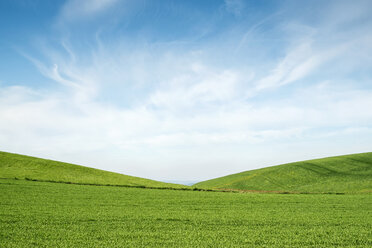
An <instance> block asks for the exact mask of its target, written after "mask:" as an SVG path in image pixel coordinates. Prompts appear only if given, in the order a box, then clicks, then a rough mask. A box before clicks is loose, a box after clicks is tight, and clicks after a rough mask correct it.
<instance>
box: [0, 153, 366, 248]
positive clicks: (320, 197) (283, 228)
mask: <svg viewBox="0 0 372 248" xmlns="http://www.w3.org/2000/svg"><path fill="white" fill-rule="evenodd" d="M369 159H371V154H370V153H368V154H358V155H353V156H352V157H350V156H345V157H337V158H328V159H322V160H319V161H317V160H314V161H311V162H299V163H294V164H289V165H282V166H277V167H271V168H266V169H262V170H256V171H254V172H255V173H256V172H262V171H263V172H265V173H266V174H265V173H262V174H259V173H258V174H257V175H259V176H257V178H261V180H258V181H257V180H256V183H257V185H256V189H262V187H264V186H265V187H267V185H272V184H265V183H264V182H263V181H262V178H270V176H271V177H275V178H276V181H283V180H286V182H287V185H291V184H293V185H296V187H294V188H291V189H295V190H298V189H306V186H308V184H304V185H302V188H301V185H299V182H300V181H299V178H300V179H301V180H302V182H306V180H309V179H306V177H305V174H306V173H307V176H308V177H309V178H313V179H314V177H315V175H318V176H319V182H317V184H313V185H311V186H312V188H311V189H312V190H311V191H315V190H314V189H316V187H315V186H314V185H316V186H317V187H318V189H320V190H319V192H327V191H330V192H332V190H330V188H327V187H331V188H332V187H333V189H335V188H334V187H335V185H336V186H337V190H336V191H337V192H341V191H343V192H346V193H348V194H273V193H265V194H259V193H257V192H256V193H243V191H242V192H239V191H235V192H209V191H197V190H195V189H194V188H192V187H187V186H183V185H177V184H166V183H162V182H157V181H152V180H147V179H143V178H137V177H130V176H126V175H121V174H117V173H111V172H107V171H102V170H96V169H92V168H87V167H83V166H77V165H72V164H66V163H61V162H56V161H51V160H45V159H39V158H33V157H28V156H22V155H16V154H11V153H4V152H0V178H1V179H0V193H1V194H0V247H371V246H372V194H371V193H369V192H368V189H370V184H371V180H370V179H371V177H370V174H369V172H370V168H371V167H370V164H369V162H368V161H369ZM350 161H353V165H351V163H350ZM342 162H343V163H342ZM314 165H316V166H314ZM321 165H322V166H323V167H322V166H321ZM340 165H342V170H343V171H344V174H342V173H340V171H341V169H340V168H341V167H338V166H340ZM356 165H358V166H356ZM291 166H292V167H291ZM353 166H354V167H353ZM310 168H312V169H310ZM325 168H327V169H325ZM267 170H269V171H270V170H271V171H272V174H270V173H269V174H268V173H267ZM291 170H292V171H293V172H295V173H296V174H295V175H296V176H302V177H298V178H294V177H293V178H291V177H288V173H289V172H290V171H291ZM314 171H315V172H314ZM326 171H337V173H328V174H332V175H333V174H337V176H334V175H333V176H332V178H333V179H332V180H333V181H332V180H331V179H329V178H328V179H327V177H326V175H327V173H325V172H326ZM278 172H281V173H278ZM300 172H301V173H302V174H301V173H300ZM322 172H323V174H322ZM245 173H247V172H244V173H241V174H242V175H245ZM248 173H250V172H248ZM313 173H316V174H313ZM239 175H240V174H237V175H234V176H239ZM253 175H256V174H253ZM341 175H344V177H342V176H341ZM263 176H264V177H263ZM328 176H329V175H328ZM230 177H231V176H228V177H226V178H227V179H230ZM281 177H283V178H281ZM243 178H246V177H243ZM251 178H254V176H252V177H251ZM257 178H256V179H257ZM357 178H359V183H358V184H356V179H357ZM325 179H327V180H325ZM219 180H220V179H219ZM224 180H226V179H224ZM291 180H292V181H291ZM322 180H323V183H322V184H320V181H322ZM212 181H213V180H212ZM268 182H270V180H268ZM325 182H328V183H329V182H333V184H331V185H330V186H328V185H327V184H326V183H325ZM342 182H343V183H344V184H345V185H342ZM207 183H208V182H207ZM250 183H252V182H250ZM110 185H111V186H110ZM198 185H199V184H198ZM247 185H248V184H247ZM322 185H323V186H322ZM350 185H352V186H353V187H351V186H350ZM356 185H358V187H356ZM123 186H124V187H123ZM202 186H204V187H205V185H202ZM321 186H322V187H323V188H321ZM217 188H218V187H217ZM351 188H352V189H353V190H350V189H351ZM171 189H178V190H171ZM180 189H183V190H180ZM281 189H282V188H281ZM283 189H284V188H283ZM285 189H287V188H285ZM341 189H348V190H341ZM355 189H358V190H355ZM366 189H367V190H366ZM274 190H277V188H274ZM295 190H293V191H295Z"/></svg>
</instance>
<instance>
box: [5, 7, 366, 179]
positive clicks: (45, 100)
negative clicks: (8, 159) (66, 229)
mask: <svg viewBox="0 0 372 248" xmlns="http://www.w3.org/2000/svg"><path fill="white" fill-rule="evenodd" d="M371 10H372V3H371V1H342V0H337V1H242V0H225V1H222V0H221V1H217V0H210V1H207V0H205V1H175V0H173V1H171V0H169V1H168V0H164V1H149V0H89V1H88V0H67V1H47V0H44V1H43V0H38V1H37V0H35V1H31V0H17V1H14V0H3V1H1V2H0V18H1V19H0V20H1V22H0V37H1V38H0V54H1V56H0V120H1V121H0V149H1V150H4V151H9V152H16V153H21V154H28V155H33V156H39V157H45V158H50V159H56V160H62V161H66V162H72V163H78V164H83V165H87V166H91V167H96V168H100V169H105V170H110V171H116V172H120V173H124V174H129V175H135V176H141V177H147V178H152V179H157V180H178V181H197V180H204V179H210V178H214V177H217V176H223V175H226V174H229V173H234V172H240V171H244V170H250V169H255V168H261V167H264V166H269V165H275V164H279V163H284V162H291V161H297V160H304V159H310V158H318V157H323V156H331V155H339V154H348V153H356V152H367V151H371V148H372V143H371V140H372V111H371V108H372V16H371V15H370V13H371Z"/></svg>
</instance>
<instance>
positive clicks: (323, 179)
mask: <svg viewBox="0 0 372 248" xmlns="http://www.w3.org/2000/svg"><path fill="white" fill-rule="evenodd" d="M194 186H195V187H198V188H199V187H200V188H211V189H238V190H254V191H281V192H283V191H288V192H312V193H337V192H338V193H365V192H372V153H371V152H369V153H360V154H352V155H344V156H338V157H329V158H322V159H315V160H308V161H302V162H296V163H290V164H283V165H278V166H273V167H267V168H263V169H258V170H252V171H245V172H241V173H238V174H233V175H228V176H225V177H220V178H216V179H212V180H208V181H204V182H200V183H197V184H195V185H194Z"/></svg>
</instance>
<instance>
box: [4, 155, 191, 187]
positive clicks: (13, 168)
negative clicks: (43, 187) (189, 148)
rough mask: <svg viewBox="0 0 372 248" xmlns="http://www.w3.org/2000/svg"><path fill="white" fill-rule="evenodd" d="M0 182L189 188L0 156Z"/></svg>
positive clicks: (56, 162) (60, 163) (35, 160)
mask: <svg viewBox="0 0 372 248" xmlns="http://www.w3.org/2000/svg"><path fill="white" fill-rule="evenodd" d="M0 178H13V179H14V178H16V179H27V180H34V181H50V182H61V183H74V184H93V185H120V186H132V187H150V188H151V187H155V188H189V187H188V186H185V185H179V184H171V183H163V182H158V181H154V180H149V179H144V178H140V177H133V176H127V175H122V174H119V173H114V172H108V171H103V170H98V169H93V168H89V167H84V166H79V165H75V164H68V163H62V162H58V161H53V160H47V159H41V158H35V157H29V156H24V155H18V154H13V153H7V152H0Z"/></svg>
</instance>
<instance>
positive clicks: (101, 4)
mask: <svg viewBox="0 0 372 248" xmlns="http://www.w3.org/2000/svg"><path fill="white" fill-rule="evenodd" d="M117 2H118V0H68V1H67V2H66V3H65V4H64V6H63V7H62V11H61V13H60V17H59V18H60V21H62V22H64V21H75V20H82V19H84V18H90V17H92V16H94V15H97V14H100V13H102V12H104V11H105V10H107V9H109V8H111V7H113V6H114V5H115V3H117Z"/></svg>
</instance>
